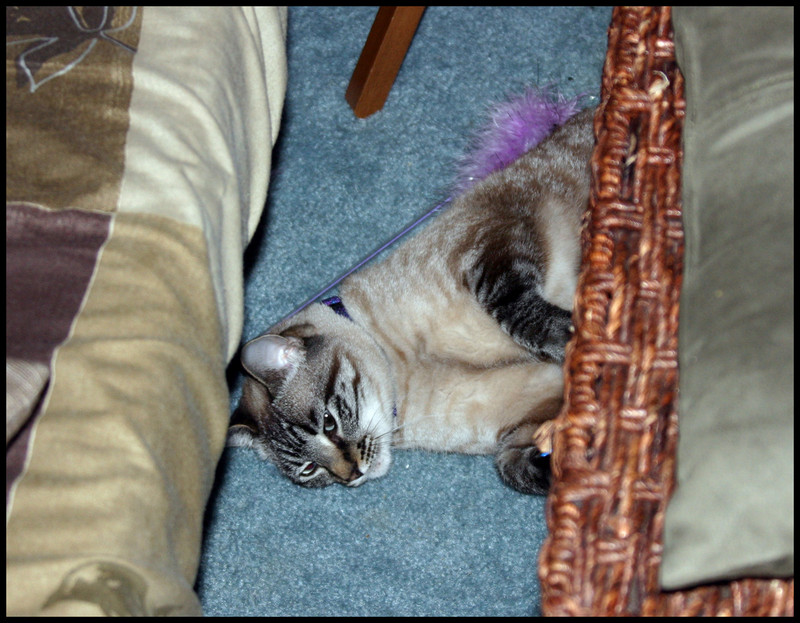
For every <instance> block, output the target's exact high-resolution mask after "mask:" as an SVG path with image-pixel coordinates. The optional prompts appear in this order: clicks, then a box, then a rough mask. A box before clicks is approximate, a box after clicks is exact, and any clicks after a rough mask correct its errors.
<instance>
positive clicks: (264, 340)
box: [242, 335, 305, 386]
mask: <svg viewBox="0 0 800 623" xmlns="http://www.w3.org/2000/svg"><path fill="white" fill-rule="evenodd" d="M304 357H305V351H304V349H303V343H302V341H301V340H299V339H297V338H291V337H290V338H285V337H283V336H282V335H262V336H261V337H257V338H256V339H254V340H250V341H249V342H248V343H247V344H245V345H244V347H243V348H242V366H244V369H245V370H247V371H248V372H249V373H250V374H251V375H253V377H255V378H256V379H258V380H260V381H261V382H262V383H265V384H267V385H268V386H269V385H270V384H271V383H273V382H275V381H278V380H280V381H285V380H287V379H288V378H289V377H291V376H293V375H294V372H295V371H296V370H297V366H298V365H299V364H300V363H301V362H302V360H303V358H304Z"/></svg>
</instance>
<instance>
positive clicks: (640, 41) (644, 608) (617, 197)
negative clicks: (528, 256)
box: [540, 7, 794, 615]
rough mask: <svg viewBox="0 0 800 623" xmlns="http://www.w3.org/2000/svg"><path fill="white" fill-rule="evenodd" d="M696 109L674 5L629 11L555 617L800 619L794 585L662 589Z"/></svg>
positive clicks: (557, 499)
mask: <svg viewBox="0 0 800 623" xmlns="http://www.w3.org/2000/svg"><path fill="white" fill-rule="evenodd" d="M684 112H685V106H684V100H683V79H682V77H681V75H680V72H679V71H678V69H677V67H676V64H675V57H674V45H673V41H672V27H671V21H670V9H669V7H655V8H653V7H632V8H631V7H626V8H616V9H615V10H614V14H613V18H612V24H611V27H610V28H609V49H608V54H607V57H606V64H605V68H604V75H603V86H602V97H601V104H600V107H599V109H598V112H597V115H596V117H595V133H596V136H597V147H596V149H595V153H594V156H593V160H592V173H593V188H592V198H591V203H590V210H589V215H588V217H587V222H586V226H585V228H584V231H583V240H582V244H583V269H582V274H581V277H580V280H579V285H578V295H577V302H576V311H575V318H574V320H575V328H576V332H575V333H576V334H575V337H574V339H573V340H572V341H571V342H570V345H569V346H568V349H567V366H568V374H567V382H566V389H565V392H566V404H565V406H564V409H563V410H562V413H561V414H560V415H559V418H558V420H557V423H556V433H555V436H554V445H555V449H554V484H553V488H552V492H551V494H550V498H549V500H548V525H549V528H550V536H549V537H548V539H547V541H546V543H545V545H544V547H543V550H542V554H541V558H540V579H541V584H542V593H543V599H542V608H543V612H544V613H545V614H548V615H621V614H632V615H678V614H680V615H690V614H743V615H745V614H746V615H764V614H786V613H793V610H794V581H793V580H790V581H781V580H745V581H738V582H732V583H730V584H715V585H713V586H706V587H701V588H697V589H693V590H687V591H673V592H668V593H665V592H661V591H660V590H659V587H658V569H659V565H660V563H661V553H662V535H663V527H664V514H665V510H666V504H667V501H668V499H669V496H670V493H671V491H672V488H673V484H674V468H675V452H676V447H677V435H678V415H677V410H676V400H677V387H678V362H677V348H678V303H679V294H680V286H681V270H682V264H681V263H682V255H683V233H682V226H681V211H680V207H681V205H680V167H681V158H682V152H681V130H682V126H683V119H684Z"/></svg>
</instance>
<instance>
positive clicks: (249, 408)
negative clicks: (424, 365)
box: [232, 321, 393, 487]
mask: <svg viewBox="0 0 800 623" xmlns="http://www.w3.org/2000/svg"><path fill="white" fill-rule="evenodd" d="M347 322H348V324H347V325H345V326H347V327H349V326H350V325H349V322H350V321H347ZM365 345H366V346H367V348H365ZM369 346H370V344H369V343H366V344H365V343H364V339H363V338H361V339H360V340H359V336H358V335H356V336H349V337H344V338H343V337H341V336H337V335H334V334H325V335H323V334H321V332H320V331H318V330H316V327H315V326H314V325H312V324H310V323H303V324H298V325H293V326H291V327H289V328H288V329H287V330H286V331H284V332H282V333H281V334H269V335H265V336H261V337H259V338H256V339H255V340H252V341H251V342H249V343H248V344H246V345H245V347H244V348H243V350H242V364H243V366H244V368H245V370H246V371H247V372H248V373H249V375H250V376H251V377H252V378H251V379H248V381H246V387H245V390H244V393H243V399H242V403H241V406H240V411H241V412H242V415H243V416H245V417H247V416H249V417H250V419H251V420H253V422H251V425H250V426H249V427H248V426H237V427H236V428H237V429H238V431H237V434H236V438H235V439H234V440H232V441H233V444H232V445H251V446H253V447H255V448H256V449H257V450H259V452H260V454H261V455H262V457H263V458H269V459H271V460H272V461H273V462H274V463H275V464H276V465H277V466H278V467H279V469H280V470H281V471H282V472H283V473H284V474H286V475H287V476H289V478H290V479H291V480H293V481H294V482H296V483H298V484H301V485H304V486H307V487H323V486H327V485H330V484H333V483H340V484H344V485H348V486H357V485H359V484H361V483H363V482H365V481H366V480H369V479H371V478H377V477H379V476H382V475H383V474H384V473H385V472H386V471H387V470H388V467H389V464H390V462H391V458H390V444H391V432H392V427H393V421H392V419H393V415H392V411H393V401H391V402H388V401H387V400H386V398H387V397H389V396H391V395H392V394H391V392H387V391H386V388H381V387H380V385H379V381H376V378H379V377H375V374H376V372H375V370H376V369H380V366H379V365H376V357H375V355H376V353H375V352H374V351H370V350H369ZM380 363H382V361H378V364H380Z"/></svg>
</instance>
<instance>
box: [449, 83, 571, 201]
mask: <svg viewBox="0 0 800 623" xmlns="http://www.w3.org/2000/svg"><path fill="white" fill-rule="evenodd" d="M580 98H581V96H580V95H579V96H577V97H575V98H573V99H567V98H565V97H563V96H562V95H558V94H554V93H552V92H551V91H550V90H549V89H540V88H530V89H528V90H527V91H526V92H525V93H523V94H522V95H518V96H516V97H513V98H511V99H510V100H509V101H507V102H503V103H501V104H497V105H495V106H492V108H491V109H490V111H489V118H488V120H487V122H486V124H485V125H484V126H483V128H482V129H481V130H480V131H479V132H478V134H477V136H476V138H475V140H474V142H473V143H474V144H473V147H472V148H471V149H470V150H469V151H468V152H467V154H466V155H465V156H464V158H463V159H462V161H461V163H460V165H459V171H458V176H457V178H456V183H455V186H454V189H453V190H454V194H460V193H462V192H464V191H465V190H467V189H468V188H470V187H471V186H472V185H473V184H474V183H475V182H477V181H479V180H482V179H483V178H485V177H487V176H488V175H490V174H491V173H493V172H495V171H497V170H498V169H502V168H503V167H505V166H506V165H508V164H510V163H511V162H513V161H514V160H516V159H517V158H519V157H520V156H521V155H522V154H524V153H525V152H527V151H530V150H531V149H533V148H534V147H535V146H536V145H537V144H538V143H540V142H541V141H542V139H544V138H545V137H546V136H547V135H548V134H550V132H552V131H553V129H554V128H555V127H556V126H559V125H562V124H563V123H565V122H566V121H567V119H569V118H570V117H572V116H573V115H574V114H575V113H577V112H578V111H579V110H580V107H579V105H578V101H579V99H580Z"/></svg>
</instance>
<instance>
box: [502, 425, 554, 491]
mask: <svg viewBox="0 0 800 623" xmlns="http://www.w3.org/2000/svg"><path fill="white" fill-rule="evenodd" d="M552 430H553V420H547V421H545V422H543V423H542V424H522V425H521V426H518V427H516V428H513V429H511V430H509V431H507V432H506V433H505V434H503V435H502V436H501V437H500V439H499V449H498V452H497V456H496V457H495V462H496V463H497V471H498V472H499V473H500V477H501V478H502V479H503V482H505V483H506V484H507V485H508V486H510V487H512V488H514V489H516V490H517V491H521V492H522V493H534V494H537V495H545V494H546V493H547V491H548V490H549V489H550V456H549V449H550V445H549V443H550V442H549V438H550V436H551V433H552ZM537 441H538V442H539V443H538V444H537ZM545 446H546V447H545ZM540 448H545V449H546V451H548V452H547V455H543V454H542V450H541V449H540Z"/></svg>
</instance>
